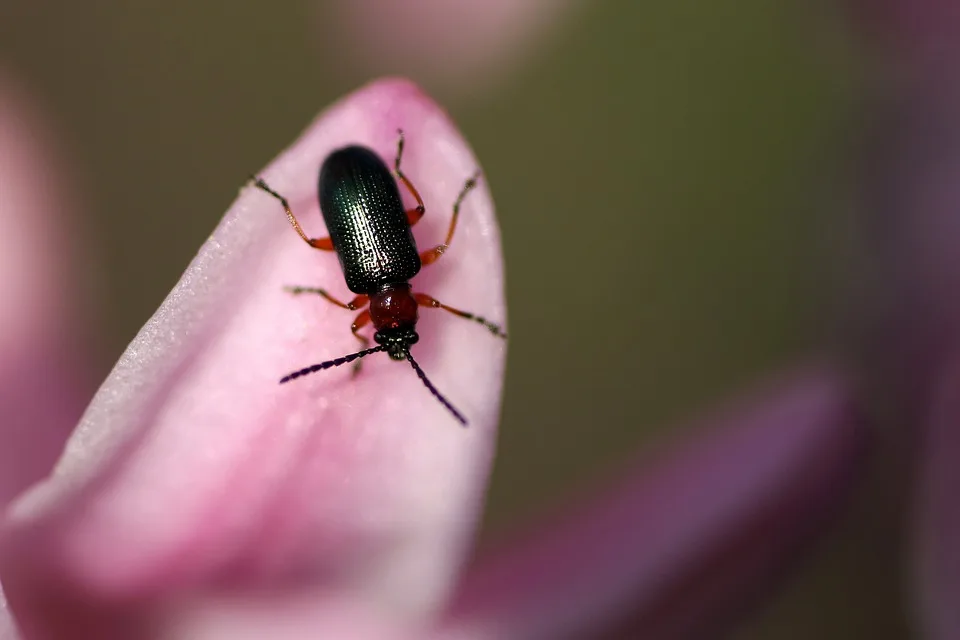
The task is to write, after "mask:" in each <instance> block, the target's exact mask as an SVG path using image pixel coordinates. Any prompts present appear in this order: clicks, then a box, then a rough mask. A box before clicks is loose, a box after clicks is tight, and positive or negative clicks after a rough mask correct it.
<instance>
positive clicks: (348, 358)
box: [280, 345, 436, 393]
mask: <svg viewBox="0 0 960 640" xmlns="http://www.w3.org/2000/svg"><path fill="white" fill-rule="evenodd" d="M386 349H387V348H386V347H385V346H384V345H380V346H378V347H373V348H371V349H364V350H363V351H358V352H356V353H351V354H350V355H348V356H343V357H340V358H334V359H333V360H327V361H326V362H321V363H320V364H315V365H313V366H310V367H306V368H304V369H300V370H299V371H294V372H293V373H291V374H290V375H287V376H284V377H283V378H281V379H280V384H283V383H284V382H290V381H291V380H295V379H297V378H299V377H300V376H305V375H309V374H311V373H316V372H317V371H323V370H324V369H330V368H331V367H339V366H340V365H342V364H347V363H348V362H353V361H354V360H357V359H358V358H362V357H364V356H368V355H370V354H371V353H379V352H380V351H386ZM434 393H436V391H434Z"/></svg>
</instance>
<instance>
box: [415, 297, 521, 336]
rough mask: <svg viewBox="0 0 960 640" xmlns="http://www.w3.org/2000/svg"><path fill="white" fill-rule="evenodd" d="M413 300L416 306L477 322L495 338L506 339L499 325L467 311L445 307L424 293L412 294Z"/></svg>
mask: <svg viewBox="0 0 960 640" xmlns="http://www.w3.org/2000/svg"><path fill="white" fill-rule="evenodd" d="M413 297H414V299H415V300H416V301H417V304H421V305H423V306H425V307H431V308H433V309H443V310H444V311H449V312H450V313H452V314H454V315H458V316H460V317H461V318H466V319H467V320H473V321H474V322H479V323H480V324H482V325H483V326H485V327H486V328H487V330H488V331H489V332H490V333H492V334H493V335H495V336H499V337H501V338H506V337H507V334H506V333H505V332H504V331H503V329H501V328H500V325H496V324H493V323H492V322H490V321H489V320H487V319H486V318H482V317H480V316H478V315H475V314H472V313H468V312H467V311H461V310H460V309H454V308H453V307H450V306H447V305H445V304H443V303H442V302H440V301H439V300H436V299H434V298H432V297H430V296H428V295H427V294H425V293H415V294H413Z"/></svg>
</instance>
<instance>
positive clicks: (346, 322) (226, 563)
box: [0, 80, 506, 635]
mask: <svg viewBox="0 0 960 640" xmlns="http://www.w3.org/2000/svg"><path fill="white" fill-rule="evenodd" d="M399 127H403V128H404V129H405V131H406V135H407V152H406V154H405V156H404V169H405V172H406V173H407V174H408V176H409V177H410V178H411V179H412V180H414V182H415V184H416V185H417V186H418V187H419V189H420V193H421V194H422V195H423V197H424V200H425V202H426V205H427V216H426V217H425V219H424V220H423V221H422V222H421V223H420V224H419V225H418V226H417V228H416V231H415V233H416V235H417V237H418V238H419V239H420V243H421V244H423V245H425V246H429V244H430V243H433V242H439V241H440V239H441V238H442V234H443V232H444V231H445V228H446V225H447V224H448V222H449V217H450V208H451V205H452V203H453V200H454V198H455V196H456V194H457V193H458V191H459V190H460V188H461V186H462V184H463V181H464V180H465V179H466V178H467V177H468V176H469V175H470V174H471V173H472V172H473V171H474V170H475V169H476V168H477V167H478V164H477V161H476V159H475V158H474V157H473V155H472V154H471V152H470V150H469V148H468V147H467V145H466V143H465V142H464V140H463V139H462V138H461V137H460V135H459V133H458V132H457V131H456V128H455V127H454V126H453V124H452V123H451V122H450V120H449V119H448V118H447V116H446V115H445V114H444V112H443V111H442V110H441V109H440V108H439V107H438V106H437V105H435V104H434V103H433V102H432V101H431V100H430V99H428V98H427V97H426V96H425V95H424V94H423V93H421V92H420V90H419V89H418V88H416V87H415V86H413V85H411V84H410V83H408V82H405V81H399V80H386V81H380V82H377V83H374V84H372V85H370V86H367V87H365V88H363V89H361V90H359V91H357V92H356V93H354V94H352V95H350V96H348V97H347V98H345V99H344V100H342V101H341V102H339V103H338V104H336V105H334V106H333V107H331V108H330V109H329V110H328V111H326V112H325V113H324V114H322V115H321V116H320V117H319V118H318V119H317V120H316V122H315V123H314V124H313V125H311V126H310V127H309V128H308V129H307V131H306V132H305V133H304V135H303V136H302V138H301V139H300V140H299V141H298V142H296V143H295V144H294V145H293V146H292V147H291V148H290V149H289V150H287V151H286V152H285V153H284V154H282V155H281V156H280V157H279V158H278V159H277V160H276V161H275V162H274V163H273V164H272V165H271V166H270V167H269V168H267V169H266V170H265V171H264V173H263V177H264V178H265V179H266V180H267V181H268V182H269V183H270V184H271V186H273V187H274V188H275V189H276V190H278V191H280V192H281V193H283V194H284V195H286V196H287V198H288V199H289V201H290V203H291V205H292V206H293V208H294V210H295V211H296V212H297V213H298V215H299V217H300V219H301V221H302V222H303V224H304V225H305V227H306V228H307V229H308V232H309V233H311V234H313V235H317V236H319V235H325V230H324V228H323V224H322V222H321V218H320V216H319V212H318V207H317V204H316V178H317V171H318V168H319V165H320V163H321V162H322V160H323V158H324V157H325V156H326V155H327V154H328V153H330V152H331V151H332V150H333V149H335V148H337V147H339V146H343V145H347V144H354V143H359V144H364V145H368V146H370V147H372V148H374V149H375V150H377V151H378V152H380V153H381V154H382V155H383V156H384V157H385V158H388V159H391V158H392V157H393V155H394V153H395V145H396V140H397V133H396V131H397V129H398V128H399ZM291 284H305V285H312V286H323V287H327V288H329V289H330V290H331V291H332V292H333V293H334V294H335V295H340V296H343V295H346V289H345V287H344V286H343V284H342V274H341V273H340V268H339V265H338V263H337V259H336V257H335V256H334V255H333V254H331V253H326V252H320V251H314V250H312V249H310V248H309V247H307V246H306V245H305V244H304V243H303V242H302V241H301V240H300V239H299V238H297V236H296V234H294V232H293V231H292V230H291V229H290V228H289V226H288V225H287V223H286V220H285V218H284V215H283V211H282V209H281V208H280V206H279V204H278V203H277V202H276V200H274V199H272V198H271V197H269V196H268V195H266V194H264V193H263V192H261V191H259V190H256V189H252V188H250V189H245V190H243V191H242V192H241V195H240V197H239V199H238V200H237V202H236V203H235V204H234V205H233V206H232V207H231V209H230V210H229V211H228V212H227V214H226V216H225V217H224V219H223V221H222V222H221V223H220V225H219V226H218V227H217V229H216V230H215V231H214V232H213V234H212V235H211V237H210V238H209V240H208V241H207V242H206V243H205V244H204V245H203V247H201V249H200V252H199V254H198V255H197V257H196V258H195V259H194V261H193V262H192V263H191V265H190V266H189V268H188V269H187V271H186V273H185V274H184V276H183V278H182V279H181V281H180V282H179V283H178V284H177V286H176V287H175V288H174V290H173V291H172V292H171V294H170V295H169V297H168V298H167V300H166V301H165V302H164V303H163V304H162V305H161V307H160V309H159V310H158V311H157V313H156V314H155V315H154V317H153V318H151V320H150V321H149V322H148V323H147V325H146V326H145V327H144V328H143V330H142V331H141V332H140V334H139V335H138V336H137V337H136V339H135V340H134V341H133V343H132V344H131V345H130V347H129V348H128V349H127V351H126V352H125V354H124V355H123V357H122V358H121V359H120V361H119V363H118V364H117V366H116V368H115V369H114V371H113V372H112V373H111V374H110V376H109V377H108V379H107V381H106V382H105V383H104V385H103V387H102V388H101V389H100V391H99V393H98V394H97V396H96V397H95V399H94V401H93V403H92V405H91V406H90V408H89V409H88V411H87V413H86V414H85V416H84V418H83V420H82V421H81V423H80V426H79V427H78V429H77V431H76V433H75V434H74V436H73V438H72V439H71V440H70V442H69V445H68V447H67V450H66V453H65V455H64V457H63V458H62V460H61V461H60V463H59V465H58V466H57V469H56V472H55V474H54V475H53V476H52V477H51V478H50V479H49V480H48V481H46V482H44V483H42V484H41V485H39V486H37V487H36V488H34V489H33V490H32V491H31V492H30V493H28V494H27V495H26V496H25V497H24V498H22V499H21V500H20V501H19V502H18V503H17V504H16V505H15V507H14V509H13V510H12V514H11V517H10V519H9V522H8V525H7V528H6V531H5V534H4V536H3V539H2V543H3V545H2V565H0V569H2V571H3V573H2V575H3V578H4V583H5V585H6V588H7V592H8V597H9V598H10V602H11V604H12V605H13V607H14V610H15V612H16V614H17V617H18V621H19V622H21V623H22V624H23V625H24V627H25V628H27V627H29V628H30V629H31V630H37V633H38V635H42V633H43V630H44V629H45V625H47V624H49V620H47V619H46V618H45V616H44V614H43V611H44V607H45V606H50V605H56V606H57V607H58V608H59V610H61V611H63V612H65V613H64V616H62V618H61V624H69V619H70V617H71V616H72V617H73V619H75V620H78V621H80V620H82V621H84V622H85V623H86V624H89V625H93V624H101V625H102V628H103V629H104V630H108V631H111V632H116V631H117V629H120V628H121V627H122V629H123V630H124V632H125V633H129V631H130V629H131V628H140V629H142V628H143V627H144V626H145V625H147V624H148V621H149V620H151V619H152V618H153V617H154V616H155V615H156V613H157V611H159V610H162V609H165V608H169V607H175V606H176V605H175V604H174V603H173V602H172V601H173V599H177V600H180V599H182V598H184V596H183V594H184V593H191V594H194V596H193V598H192V599H193V600H195V599H200V600H202V599H203V597H204V594H209V593H214V594H215V593H217V592H218V590H220V589H224V588H227V587H229V588H230V589H231V590H237V589H241V590H242V589H244V588H256V589H258V590H268V591H271V590H286V589H293V588H296V589H326V590H329V591H331V592H334V593H340V594H344V593H346V594H350V596H351V597H355V598H357V599H359V600H362V601H364V602H366V603H369V604H370V606H372V607H374V608H377V609H379V610H381V611H383V612H384V615H388V616H395V617H401V618H403V617H410V618H419V617H420V616H423V615H425V614H428V613H430V612H432V611H434V610H435V609H436V608H437V607H438V606H440V605H441V604H442V603H443V602H444V601H445V600H446V598H447V595H448V592H449V590H450V589H451V584H452V581H453V579H454V578H455V576H456V575H457V572H458V569H459V567H460V564H461V562H462V559H463V556H464V554H465V553H466V551H467V549H468V546H469V544H470V542H471V537H472V535H473V531H474V529H475V524H476V520H477V517H478V513H479V509H480V507H481V503H482V500H483V495H484V490H485V486H486V482H487V475H488V472H489V465H490V461H491V457H492V451H493V445H494V440H495V433H496V425H497V422H498V419H499V406H500V394H501V385H502V378H503V370H504V356H505V350H506V347H505V345H504V343H503V342H501V341H497V340H496V339H495V338H494V337H492V336H491V335H490V334H489V333H488V332H486V331H484V330H483V329H482V328H480V327H478V326H476V325H474V324H472V323H469V322H465V321H462V320H460V319H458V318H455V317H452V316H444V317H439V316H438V314H437V313H432V312H431V310H425V311H424V312H423V314H422V321H421V325H420V329H421V342H420V344H418V345H417V347H416V348H415V353H416V355H417V357H418V360H419V361H420V363H421V365H422V366H423V368H424V369H425V370H426V371H427V373H428V375H430V377H431V378H432V380H433V382H434V383H435V384H436V385H437V386H438V387H439V388H440V389H441V390H442V391H443V392H444V393H445V394H446V395H447V396H448V397H449V398H450V399H451V400H452V401H453V402H454V403H455V404H456V405H457V406H458V407H459V408H460V409H461V410H462V411H463V412H464V413H465V414H466V415H467V417H468V418H469V420H470V427H469V428H467V429H464V428H461V427H460V426H459V425H458V424H457V423H456V422H455V421H454V420H453V419H452V418H451V416H450V415H449V414H448V413H447V412H446V411H445V410H444V408H443V407H442V406H441V405H439V404H438V403H437V402H436V400H435V399H434V398H433V397H432V396H431V395H430V394H429V393H428V392H427V390H426V389H425V388H424V387H423V386H422V384H421V383H420V381H419V380H418V379H417V377H416V375H415V374H414V373H413V371H412V370H411V369H410V367H409V366H407V365H406V364H405V363H397V362H393V361H390V360H389V359H388V358H386V357H371V358H368V359H367V362H366V364H365V368H364V371H363V374H362V375H361V376H360V377H359V378H358V379H357V380H355V381H351V380H350V374H349V371H344V370H333V371H328V372H324V373H323V374H317V375H313V376H310V377H308V378H304V379H302V380H298V381H297V382H296V383H292V384H289V385H284V386H279V385H278V384H277V383H278V380H279V378H280V376H282V375H284V374H286V373H288V372H289V371H291V370H294V369H299V368H301V367H303V366H305V365H309V364H313V363H314V362H318V361H321V360H326V359H329V358H332V357H337V356H340V355H342V354H344V353H349V352H352V351H355V350H356V349H357V342H356V340H355V338H354V337H353V336H352V335H351V333H350V330H349V326H350V323H351V321H352V315H351V314H349V313H347V312H344V311H343V310H342V309H339V308H336V307H333V306H332V305H330V304H328V303H325V302H324V301H323V300H322V299H319V298H314V299H311V298H309V297H299V298H294V297H292V296H290V295H289V294H288V293H286V292H284V291H283V287H284V285H291ZM414 287H415V289H416V290H425V291H428V292H429V293H431V294H432V295H434V296H435V297H437V298H438V299H440V300H442V301H444V302H448V303H450V304H452V305H456V306H458V307H463V308H468V309H471V310H473V309H475V310H477V311H480V312H482V313H483V314H484V315H486V316H487V317H490V318H496V319H497V320H505V305H504V299H503V289H504V282H503V270H502V259H501V254H500V243H499V231H498V228H497V222H496V219H495V216H494V210H493V203H492V200H491V197H490V193H489V190H488V189H487V188H486V185H485V184H482V185H481V187H480V188H479V189H477V190H475V191H474V192H473V193H472V194H471V195H470V197H469V200H468V201H467V202H466V203H465V205H464V207H463V208H462V209H461V222H460V226H459V228H458V231H457V236H456V239H455V241H454V243H453V244H452V246H451V249H450V251H449V252H448V254H447V256H445V257H444V259H442V260H440V261H439V262H437V263H436V264H435V265H434V266H432V267H430V268H428V269H425V271H424V273H423V274H422V275H421V276H418V278H417V279H415V280H414ZM438 313H439V312H438ZM168 600H169V601H168ZM184 606H186V604H185V605H184ZM64 621H66V622H64ZM137 625H140V626H137Z"/></svg>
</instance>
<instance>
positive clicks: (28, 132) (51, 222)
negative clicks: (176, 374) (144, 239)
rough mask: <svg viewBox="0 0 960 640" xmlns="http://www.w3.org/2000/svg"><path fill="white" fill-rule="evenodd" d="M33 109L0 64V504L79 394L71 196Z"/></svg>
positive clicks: (48, 461)
mask: <svg viewBox="0 0 960 640" xmlns="http://www.w3.org/2000/svg"><path fill="white" fill-rule="evenodd" d="M37 113H38V110H37V109H36V107H35V106H33V105H32V104H31V101H30V100H29V98H28V97H27V96H26V95H25V92H24V91H22V90H21V89H19V88H18V87H17V86H16V84H15V83H14V81H13V80H12V79H11V78H9V77H7V76H6V75H5V74H4V73H2V71H0V301H2V302H0V506H5V505H6V504H7V502H8V501H9V500H11V499H12V498H13V497H14V496H16V495H17V494H18V493H20V492H21V491H23V490H24V489H26V488H27V487H28V486H29V485H31V484H33V483H34V482H36V481H38V480H39V479H41V478H42V477H44V476H45V475H47V474H48V473H49V472H50V470H51V469H52V467H53V465H54V463H55V462H56V459H57V456H58V455H59V454H60V451H61V449H62V448H63V444H64V442H66V439H67V436H68V435H69V434H70V430H71V429H72V428H73V427H74V426H75V425H76V421H77V419H78V418H79V417H80V414H81V413H82V411H83V403H84V402H86V400H87V398H86V397H85V396H84V393H85V392H86V391H87V390H86V389H85V388H84V387H85V386H86V385H84V376H83V371H82V366H81V365H82V364H83V363H81V362H80V354H79V348H78V347H79V343H80V342H81V337H82V334H83V333H84V329H86V326H85V325H86V318H85V317H84V315H83V313H82V312H81V304H80V299H79V295H78V294H79V292H80V291H81V290H82V287H81V286H80V282H79V280H80V279H79V278H76V275H77V274H78V273H79V272H80V271H81V269H78V268H77V267H78V265H77V264H76V259H77V258H78V256H79V255H80V253H81V252H80V251H79V250H78V247H77V246H76V244H71V240H72V241H73V243H78V242H79V240H80V238H79V237H78V234H76V233H73V230H72V227H73V223H74V222H75V221H74V219H73V217H72V216H71V215H70V214H71V209H73V204H74V203H73V202H70V200H69V198H68V197H67V195H66V192H67V189H66V188H65V186H64V185H63V184H62V182H61V175H62V174H61V168H62V167H61V166H59V164H58V163H57V162H56V160H55V156H56V153H55V150H54V148H53V147H54V145H53V143H52V141H51V140H50V137H51V136H50V135H49V134H48V132H47V131H46V129H45V128H44V126H43V124H42V123H41V122H40V117H39V116H38V115H37ZM90 386H92V385H90Z"/></svg>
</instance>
